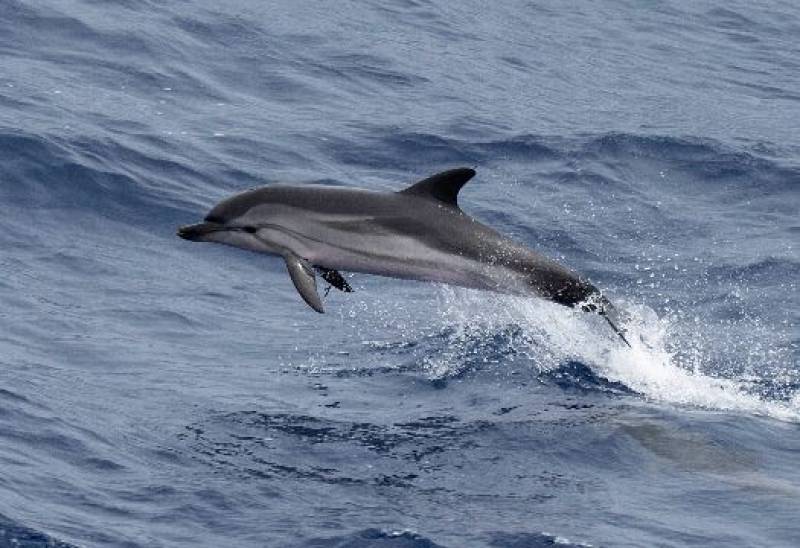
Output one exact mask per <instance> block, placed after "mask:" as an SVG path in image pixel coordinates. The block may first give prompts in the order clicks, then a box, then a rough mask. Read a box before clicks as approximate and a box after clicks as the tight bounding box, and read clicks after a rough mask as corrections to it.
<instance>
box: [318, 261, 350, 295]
mask: <svg viewBox="0 0 800 548" xmlns="http://www.w3.org/2000/svg"><path fill="white" fill-rule="evenodd" d="M316 268H317V272H319V275H320V276H322V279H323V280H325V281H326V282H328V283H329V284H331V285H332V286H333V287H335V288H336V289H338V290H339V291H344V292H345V293H352V292H353V288H352V287H350V284H349V283H347V280H345V279H344V276H342V275H341V274H340V273H339V271H338V270H331V269H329V268H322V267H321V266H318V267H316Z"/></svg>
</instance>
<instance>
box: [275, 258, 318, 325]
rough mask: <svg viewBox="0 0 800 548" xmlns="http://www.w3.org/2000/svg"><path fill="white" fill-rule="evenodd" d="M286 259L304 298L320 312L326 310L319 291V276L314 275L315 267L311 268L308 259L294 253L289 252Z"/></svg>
mask: <svg viewBox="0 0 800 548" xmlns="http://www.w3.org/2000/svg"><path fill="white" fill-rule="evenodd" d="M284 259H286V268H288V269H289V276H291V278H292V283H294V287H295V289H297V292H298V293H300V296H301V297H303V300H304V301H305V302H306V303H308V306H310V307H311V308H313V309H314V310H316V311H317V312H319V313H320V314H322V313H323V312H325V310H324V309H323V308H322V299H320V298H319V293H317V277H316V276H314V269H313V268H311V265H310V264H308V261H306V260H305V259H303V258H301V257H298V256H297V255H295V254H294V253H287V254H286V255H285V256H284Z"/></svg>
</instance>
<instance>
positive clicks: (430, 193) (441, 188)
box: [400, 167, 475, 207]
mask: <svg viewBox="0 0 800 548" xmlns="http://www.w3.org/2000/svg"><path fill="white" fill-rule="evenodd" d="M474 176H475V170H474V169H470V168H468V167H460V168H458V169H451V170H448V171H442V172H441V173H437V174H436V175H432V176H430V177H428V178H427V179H423V180H422V181H420V182H418V183H415V184H413V185H411V186H410V187H408V188H406V189H404V190H401V191H400V193H401V194H412V195H414V196H420V197H422V198H430V199H432V200H438V201H440V202H442V203H444V204H447V205H449V206H453V207H458V191H459V190H461V187H462V186H464V184H466V182H467V181H469V180H470V179H472V178H473V177H474Z"/></svg>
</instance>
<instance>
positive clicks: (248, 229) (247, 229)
mask: <svg viewBox="0 0 800 548" xmlns="http://www.w3.org/2000/svg"><path fill="white" fill-rule="evenodd" d="M242 230H244V231H245V232H247V233H248V234H255V233H256V232H258V229H257V228H256V227H254V226H243V227H242Z"/></svg>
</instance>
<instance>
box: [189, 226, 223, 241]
mask: <svg viewBox="0 0 800 548" xmlns="http://www.w3.org/2000/svg"><path fill="white" fill-rule="evenodd" d="M219 230H225V227H224V226H223V225H221V224H219V223H197V224H195V225H185V226H182V227H180V228H179V229H178V236H180V237H181V238H183V239H184V240H190V241H192V242H202V241H203V240H204V239H205V236H207V235H209V234H211V233H212V232H217V231H219Z"/></svg>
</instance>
